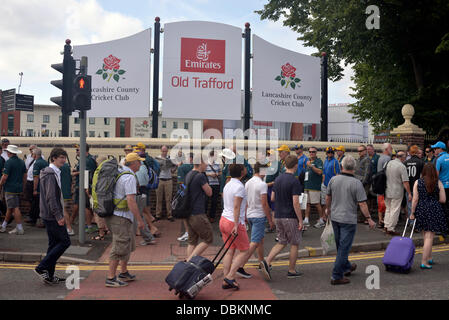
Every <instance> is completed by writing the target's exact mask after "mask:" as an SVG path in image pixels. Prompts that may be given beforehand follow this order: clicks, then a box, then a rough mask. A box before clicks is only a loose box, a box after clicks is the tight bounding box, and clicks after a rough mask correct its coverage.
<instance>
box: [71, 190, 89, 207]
mask: <svg viewBox="0 0 449 320" xmlns="http://www.w3.org/2000/svg"><path fill="white" fill-rule="evenodd" d="M79 190H80V189H79V188H75V192H74V194H75V200H74V202H75V203H74V204H75V205H79V204H80V194H79ZM85 199H86V204H85V207H86V208H88V209H89V208H90V200H89V197H88V196H87V194H86V196H85Z"/></svg>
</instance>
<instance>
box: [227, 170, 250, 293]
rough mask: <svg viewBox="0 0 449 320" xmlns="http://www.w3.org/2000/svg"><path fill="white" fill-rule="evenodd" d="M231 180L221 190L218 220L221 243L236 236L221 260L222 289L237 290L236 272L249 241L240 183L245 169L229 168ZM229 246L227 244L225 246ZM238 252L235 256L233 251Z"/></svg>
mask: <svg viewBox="0 0 449 320" xmlns="http://www.w3.org/2000/svg"><path fill="white" fill-rule="evenodd" d="M229 172H230V174H231V180H230V181H229V182H228V183H227V184H226V186H225V187H224V189H223V213H222V215H221V219H220V231H221V234H222V237H223V241H226V239H228V237H229V236H231V234H232V235H238V236H237V238H236V239H235V241H234V243H233V244H232V245H231V247H230V248H229V251H228V252H227V253H226V255H225V257H224V259H223V274H224V276H225V278H224V279H223V285H222V288H223V289H234V290H238V289H239V285H238V283H237V282H236V281H235V275H236V273H237V270H238V269H240V268H241V267H242V265H243V264H244V263H245V260H246V257H247V251H248V249H249V239H248V234H247V233H246V227H245V211H246V191H245V186H244V185H243V183H242V182H241V181H240V179H242V178H243V177H244V176H246V173H247V172H246V168H245V166H244V165H242V164H231V165H230V166H229ZM227 246H229V244H227ZM236 250H238V251H239V252H238V253H237V254H235V251H236Z"/></svg>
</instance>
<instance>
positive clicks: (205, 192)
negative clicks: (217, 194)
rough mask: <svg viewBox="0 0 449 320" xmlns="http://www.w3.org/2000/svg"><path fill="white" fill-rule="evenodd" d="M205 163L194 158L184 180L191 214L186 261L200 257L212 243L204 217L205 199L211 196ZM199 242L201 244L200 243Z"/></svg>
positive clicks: (209, 230) (197, 157) (200, 157)
mask: <svg viewBox="0 0 449 320" xmlns="http://www.w3.org/2000/svg"><path fill="white" fill-rule="evenodd" d="M206 168H207V163H206V162H205V161H204V160H203V157H202V156H201V154H198V155H196V156H195V158H194V161H193V170H192V171H190V172H189V173H188V174H187V176H186V179H185V183H186V186H187V185H189V189H188V192H189V199H190V207H191V210H192V211H191V214H190V216H189V217H188V218H187V219H186V225H187V232H188V234H189V238H188V240H187V261H189V260H190V259H192V258H193V257H194V256H199V255H201V254H202V253H203V252H204V251H205V250H206V249H207V248H208V247H209V246H210V245H211V244H212V242H213V231H212V225H211V223H210V222H209V220H208V219H207V215H206V197H210V196H212V188H211V187H210V185H209V183H208V181H207V177H206V175H205V171H206ZM200 240H201V242H200Z"/></svg>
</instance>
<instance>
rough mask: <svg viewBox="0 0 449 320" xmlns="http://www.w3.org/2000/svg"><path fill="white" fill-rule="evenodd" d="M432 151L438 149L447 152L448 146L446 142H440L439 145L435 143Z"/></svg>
mask: <svg viewBox="0 0 449 320" xmlns="http://www.w3.org/2000/svg"><path fill="white" fill-rule="evenodd" d="M430 147H431V148H432V149H437V148H441V149H444V150H446V144H445V143H444V142H441V141H438V142H437V143H435V144H434V145H433V146H430Z"/></svg>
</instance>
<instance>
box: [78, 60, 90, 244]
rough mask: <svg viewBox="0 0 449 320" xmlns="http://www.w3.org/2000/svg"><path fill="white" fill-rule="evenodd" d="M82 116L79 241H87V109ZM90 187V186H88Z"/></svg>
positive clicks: (82, 71) (84, 66) (83, 67)
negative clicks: (85, 181) (85, 180)
mask: <svg viewBox="0 0 449 320" xmlns="http://www.w3.org/2000/svg"><path fill="white" fill-rule="evenodd" d="M80 74H83V75H87V57H81V63H80ZM79 118H80V174H79V205H78V208H79V209H78V210H79V211H78V217H79V231H78V232H79V243H80V244H84V243H85V242H86V231H85V224H86V223H85V221H86V216H85V214H86V205H85V203H86V191H85V186H84V179H85V172H86V110H81V111H80V112H79ZM86 187H89V186H86Z"/></svg>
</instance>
